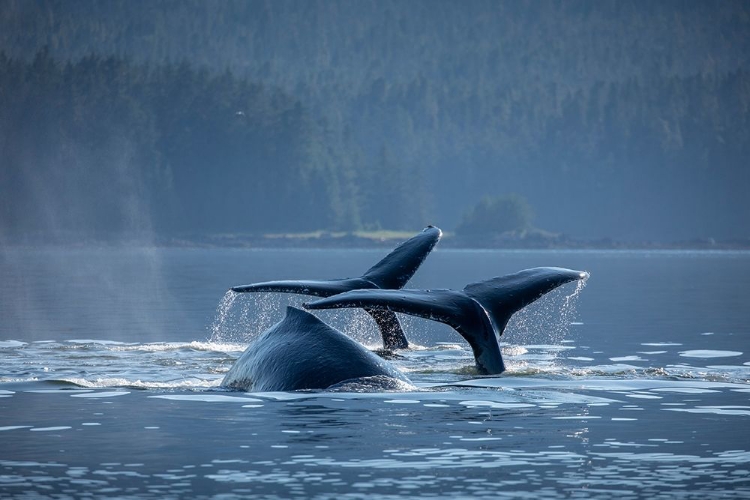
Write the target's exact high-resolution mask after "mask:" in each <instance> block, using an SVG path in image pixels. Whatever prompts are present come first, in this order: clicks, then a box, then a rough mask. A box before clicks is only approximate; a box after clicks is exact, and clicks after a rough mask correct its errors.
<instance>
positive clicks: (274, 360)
mask: <svg viewBox="0 0 750 500" xmlns="http://www.w3.org/2000/svg"><path fill="white" fill-rule="evenodd" d="M370 377H381V378H387V379H390V380H398V381H402V382H405V383H408V382H409V381H408V379H407V378H406V377H405V376H404V375H403V374H402V373H401V372H400V371H399V370H397V369H396V368H395V367H393V366H392V365H391V364H390V363H388V362H387V361H385V360H383V359H381V358H379V357H378V356H376V355H375V354H373V353H372V352H370V351H369V350H367V349H366V348H365V347H364V346H362V345H361V344H359V343H358V342H356V341H354V340H352V339H350V338H349V337H347V336H346V335H344V334H343V333H341V332H339V331H338V330H336V329H334V328H332V327H330V326H329V325H327V324H325V323H323V322H322V321H320V320H319V319H318V318H316V317H315V316H313V315H312V314H310V313H308V312H305V311H302V310H300V309H297V308H294V307H291V306H290V307H288V308H287V311H286V316H285V317H284V319H282V320H281V321H280V322H279V323H277V324H276V325H274V326H272V327H271V328H269V329H268V330H266V331H265V332H263V333H262V334H261V335H260V336H259V337H258V338H257V339H256V340H255V341H254V342H253V343H252V344H250V346H248V348H247V349H246V350H245V352H243V353H242V355H241V356H240V357H239V358H238V359H237V361H236V362H235V364H234V365H233V366H232V367H231V368H230V369H229V371H228V372H227V374H226V375H225V377H224V379H223V380H222V383H221V385H222V386H223V387H228V388H232V389H241V390H245V391H260V392H266V391H298V390H314V389H326V388H328V387H331V386H334V385H336V384H341V383H342V382H345V381H349V380H352V379H363V378H370Z"/></svg>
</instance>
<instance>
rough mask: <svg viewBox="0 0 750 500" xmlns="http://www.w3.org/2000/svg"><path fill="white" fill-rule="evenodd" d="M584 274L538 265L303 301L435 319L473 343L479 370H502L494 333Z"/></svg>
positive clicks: (326, 306) (314, 305) (308, 305)
mask: <svg viewBox="0 0 750 500" xmlns="http://www.w3.org/2000/svg"><path fill="white" fill-rule="evenodd" d="M587 278H588V273H586V272H583V271H574V270H571V269H563V268H558V267H538V268H534V269H526V270H524V271H520V272H517V273H515V274H509V275H506V276H500V277H497V278H492V279H489V280H486V281H480V282H478V283H471V284H468V285H466V287H464V289H463V290H449V289H444V290H372V289H370V290H353V291H349V292H345V293H342V294H339V295H335V296H333V297H328V298H324V299H322V300H318V301H315V302H311V303H306V304H304V307H305V308H307V309H331V308H338V307H365V308H372V309H383V310H386V311H391V312H399V313H405V314H410V315H413V316H419V317H422V318H427V319H431V320H434V321H439V322H441V323H445V324H447V325H449V326H451V327H452V328H453V329H454V330H456V331H457V332H458V333H459V334H460V335H461V336H462V337H463V338H464V339H466V341H467V342H468V343H469V345H470V346H471V349H472V351H473V353H474V360H475V361H476V367H477V371H479V373H481V374H484V375H495V374H499V373H502V372H503V371H505V364H504V363H503V357H502V355H501V354H500V346H499V345H498V340H497V336H500V335H502V334H503V331H504V330H505V327H506V325H507V324H508V320H509V319H510V317H511V316H512V315H513V314H514V313H515V312H516V311H518V310H519V309H521V308H523V307H525V306H527V305H529V304H531V303H532V302H534V301H535V300H537V299H538V298H540V297H541V296H542V295H544V294H545V293H547V292H550V291H551V290H553V289H555V288H557V287H558V286H560V285H562V284H564V283H568V282H570V281H575V280H583V279H587Z"/></svg>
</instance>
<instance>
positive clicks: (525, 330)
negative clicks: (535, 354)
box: [504, 273, 588, 345]
mask: <svg viewBox="0 0 750 500" xmlns="http://www.w3.org/2000/svg"><path fill="white" fill-rule="evenodd" d="M587 280H588V273H587V274H586V277H585V278H584V279H582V280H578V281H576V287H575V289H574V290H573V291H572V292H571V293H570V294H567V295H566V294H564V293H560V292H559V291H553V292H551V293H548V294H547V295H544V296H543V297H541V298H540V299H539V300H537V301H536V302H534V303H533V304H530V305H528V306H526V307H525V308H523V309H521V310H520V311H518V312H517V313H516V314H514V315H513V316H512V317H511V319H510V321H509V322H508V326H507V328H506V333H505V335H504V338H505V337H507V339H508V340H510V341H512V342H513V343H515V344H524V345H525V344H559V343H560V342H562V341H563V340H564V339H565V337H566V336H567V335H568V332H569V329H570V325H571V324H575V323H576V322H575V321H574V320H575V318H576V307H577V304H578V297H579V296H580V294H581V292H582V291H583V289H584V288H585V287H586V282H587ZM559 290H562V289H559Z"/></svg>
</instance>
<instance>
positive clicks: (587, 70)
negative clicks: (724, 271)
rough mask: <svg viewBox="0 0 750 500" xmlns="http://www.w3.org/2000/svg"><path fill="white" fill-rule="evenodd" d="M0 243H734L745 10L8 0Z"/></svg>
mask: <svg viewBox="0 0 750 500" xmlns="http://www.w3.org/2000/svg"><path fill="white" fill-rule="evenodd" d="M0 7H1V8H0V51H2V55H0V163H1V164H0V227H1V228H2V231H3V233H4V234H5V235H8V236H10V237H14V238H20V237H23V236H24V235H28V234H34V233H38V234H46V235H51V236H55V237H62V236H64V235H73V237H74V236H75V235H77V234H88V235H91V234H93V235H95V236H97V237H101V238H108V237H110V236H111V235H112V234H113V233H117V234H123V233H126V234H138V233H146V234H153V233H157V234H176V235H179V234H205V233H254V232H269V231H305V230H314V229H331V230H333V229H355V228H363V227H364V228H379V227H380V228H389V229H414V228H419V227H421V226H423V225H424V224H427V223H435V224H438V225H440V226H441V227H443V228H445V229H452V228H454V227H456V225H457V224H458V222H459V220H460V219H461V216H462V214H464V213H465V212H466V211H467V210H468V209H469V208H470V207H472V206H473V205H474V204H475V203H476V202H477V201H478V200H480V199H481V198H482V197H484V196H487V195H489V196H496V195H504V194H508V193H517V194H519V195H521V196H522V197H524V198H525V199H527V200H528V201H529V203H530V204H531V206H532V207H533V210H534V212H535V213H536V220H535V223H536V224H537V225H538V226H540V227H543V228H545V229H549V230H551V231H560V232H565V233H568V234H570V235H572V236H574V237H582V238H603V237H613V238H618V239H636V240H638V239H640V240H644V239H650V240H679V239H690V238H709V237H715V238H723V239H726V238H748V237H750V231H749V230H748V228H747V220H750V198H748V197H747V196H746V192H747V191H748V188H750V171H749V170H748V168H747V163H748V158H750V123H749V119H750V113H749V109H748V108H749V107H750V61H749V60H748V59H750V35H748V34H749V33H750V4H748V3H747V2H742V1H725V2H702V1H701V2H698V1H662V2H644V1H635V0H633V1H625V0H623V1H565V2H561V1H536V2H521V1H487V2H485V1H478V0H473V1H468V2H456V1H438V0H436V1H417V0H415V1H410V2H398V1H389V0H383V1H364V0H356V1H327V2H317V1H242V2H239V1H227V2H221V3H218V2H201V1H180V2H173V1H165V0H157V1H141V0H128V1H116V0H113V1H108V2H97V1H93V0H72V1H44V0H39V1H31V0H0Z"/></svg>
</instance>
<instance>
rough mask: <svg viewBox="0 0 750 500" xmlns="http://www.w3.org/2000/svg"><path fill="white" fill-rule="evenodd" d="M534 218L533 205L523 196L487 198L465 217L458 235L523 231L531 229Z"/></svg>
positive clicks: (484, 234) (472, 235)
mask: <svg viewBox="0 0 750 500" xmlns="http://www.w3.org/2000/svg"><path fill="white" fill-rule="evenodd" d="M533 218H534V212H533V210H532V208H531V205H529V202H528V201H526V198H524V197H523V196H520V195H517V194H515V193H512V194H507V195H503V196H485V197H484V198H482V199H481V200H480V201H479V203H477V204H476V205H475V206H474V207H473V208H472V209H471V210H470V211H469V212H467V213H466V214H465V215H464V217H463V219H462V220H461V223H460V224H459V225H458V227H457V228H456V234H458V235H460V236H468V237H474V236H492V235H498V234H502V233H505V232H507V231H522V230H524V229H528V228H530V227H531V221H532V220H533Z"/></svg>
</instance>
